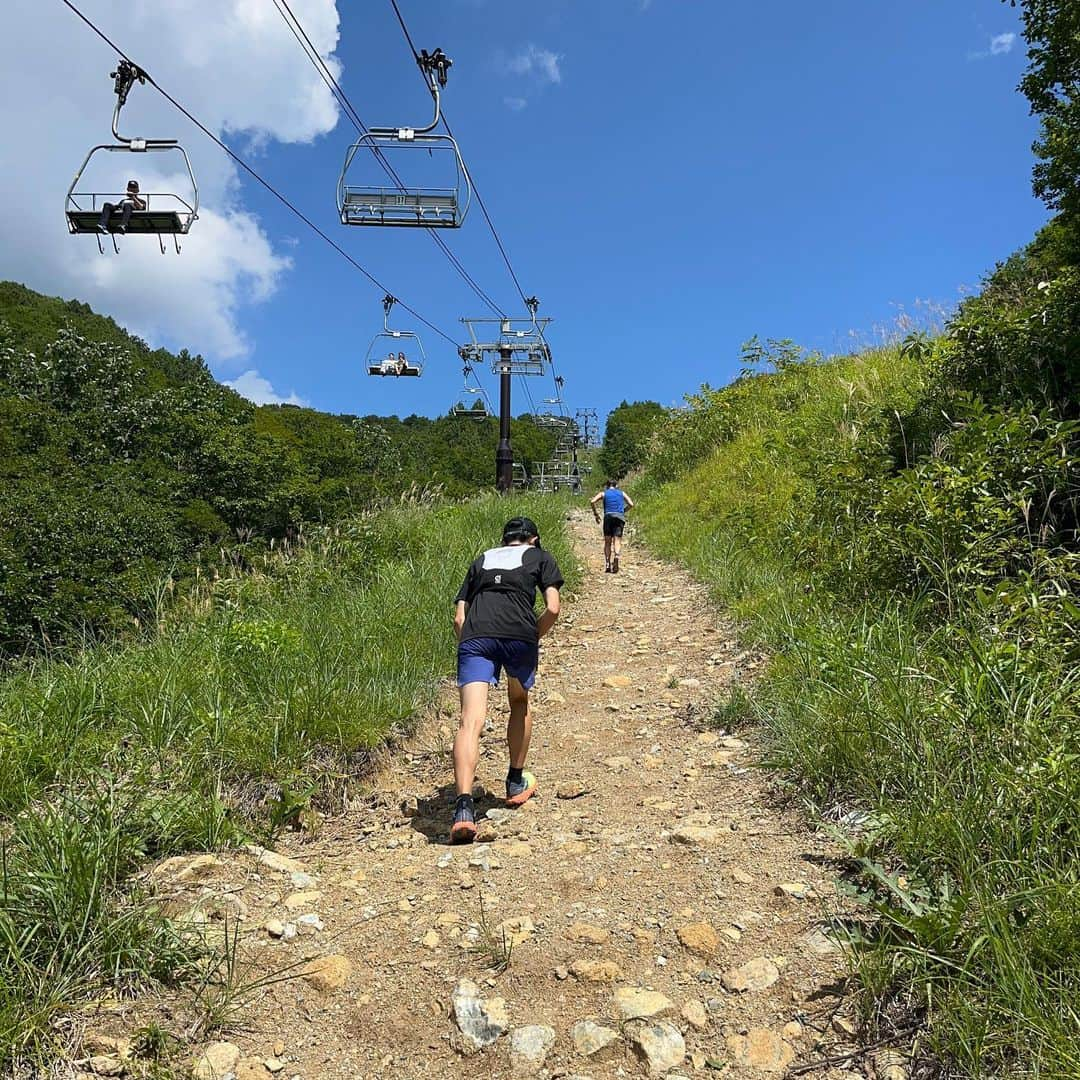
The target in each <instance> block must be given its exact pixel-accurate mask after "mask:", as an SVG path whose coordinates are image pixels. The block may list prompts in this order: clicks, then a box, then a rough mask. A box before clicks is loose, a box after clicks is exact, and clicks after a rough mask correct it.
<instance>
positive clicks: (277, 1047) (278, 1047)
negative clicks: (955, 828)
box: [274, 1039, 285, 1058]
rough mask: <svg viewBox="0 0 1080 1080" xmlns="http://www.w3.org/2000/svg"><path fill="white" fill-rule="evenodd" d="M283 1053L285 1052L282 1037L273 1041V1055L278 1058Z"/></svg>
mask: <svg viewBox="0 0 1080 1080" xmlns="http://www.w3.org/2000/svg"><path fill="white" fill-rule="evenodd" d="M284 1053H285V1042H284V1040H282V1039H278V1041H277V1042H276V1043H274V1057H276V1058H279V1057H281V1055H282V1054H284Z"/></svg>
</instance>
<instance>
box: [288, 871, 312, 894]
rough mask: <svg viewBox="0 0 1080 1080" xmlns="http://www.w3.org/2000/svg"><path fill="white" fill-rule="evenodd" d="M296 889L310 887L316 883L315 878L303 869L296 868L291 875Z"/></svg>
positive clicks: (290, 878) (290, 877)
mask: <svg viewBox="0 0 1080 1080" xmlns="http://www.w3.org/2000/svg"><path fill="white" fill-rule="evenodd" d="M289 880H290V881H291V882H292V883H293V888H294V889H310V888H311V887H312V886H313V885H314V884H315V879H314V878H313V877H312V876H311V875H310V874H308V873H306V872H305V871H303V870H294V871H293V872H292V873H291V874H290V875H289Z"/></svg>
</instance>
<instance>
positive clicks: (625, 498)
mask: <svg viewBox="0 0 1080 1080" xmlns="http://www.w3.org/2000/svg"><path fill="white" fill-rule="evenodd" d="M622 497H623V502H625V503H626V509H627V510H633V509H634V500H633V499H631V498H630V496H629V495H627V494H626V492H625V491H624V492H623V493H622Z"/></svg>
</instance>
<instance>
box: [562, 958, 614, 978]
mask: <svg viewBox="0 0 1080 1080" xmlns="http://www.w3.org/2000/svg"><path fill="white" fill-rule="evenodd" d="M570 974H571V975H573V976H574V978H575V979H578V980H579V981H580V982H591V983H606V982H614V981H615V980H616V979H617V978H618V977H619V976H620V975H621V974H622V970H621V969H620V968H619V965H618V964H616V963H615V961H614V960H575V961H574V962H573V963H572V964H571V965H570Z"/></svg>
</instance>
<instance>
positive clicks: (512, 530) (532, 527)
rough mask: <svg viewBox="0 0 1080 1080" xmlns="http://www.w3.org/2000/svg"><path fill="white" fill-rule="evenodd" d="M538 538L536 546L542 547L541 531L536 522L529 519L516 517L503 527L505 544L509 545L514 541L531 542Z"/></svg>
mask: <svg viewBox="0 0 1080 1080" xmlns="http://www.w3.org/2000/svg"><path fill="white" fill-rule="evenodd" d="M534 536H535V537H536V546H537V547H539V546H540V530H539V529H538V528H537V527H536V522H535V521H533V519H532V518H527V517H515V518H511V519H510V520H509V521H508V522H507V523H506V524H505V525H504V526H503V534H502V538H503V543H504V544H509V543H512V542H513V541H514V540H531V539H532V538H533V537H534Z"/></svg>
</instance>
